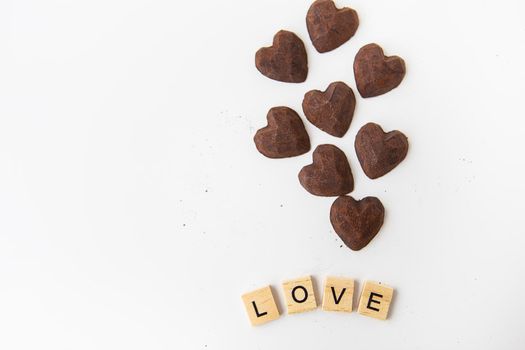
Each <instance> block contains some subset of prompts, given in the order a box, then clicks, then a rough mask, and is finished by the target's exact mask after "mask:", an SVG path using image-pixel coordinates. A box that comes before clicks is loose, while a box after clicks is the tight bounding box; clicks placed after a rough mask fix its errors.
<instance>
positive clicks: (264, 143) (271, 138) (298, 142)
mask: <svg viewBox="0 0 525 350" xmlns="http://www.w3.org/2000/svg"><path fill="white" fill-rule="evenodd" d="M266 119H267V120H268V125H267V126H266V127H264V128H262V129H259V130H258V131H257V133H256V134H255V137H254V138H253V139H254V141H255V146H256V147H257V150H258V151H259V152H261V153H262V154H263V155H265V156H266V157H268V158H287V157H295V156H298V155H300V154H303V153H306V152H308V151H309V150H310V138H309V137H308V133H307V132H306V129H305V128H304V124H303V121H302V120H301V118H300V117H299V115H298V114H297V112H295V111H294V110H293V109H291V108H288V107H274V108H272V109H270V111H269V112H268V115H267V116H266Z"/></svg>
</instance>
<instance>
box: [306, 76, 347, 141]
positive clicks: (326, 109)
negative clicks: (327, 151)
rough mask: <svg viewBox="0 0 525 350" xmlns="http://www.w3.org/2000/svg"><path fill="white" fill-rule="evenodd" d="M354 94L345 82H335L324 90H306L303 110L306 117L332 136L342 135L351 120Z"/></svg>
mask: <svg viewBox="0 0 525 350" xmlns="http://www.w3.org/2000/svg"><path fill="white" fill-rule="evenodd" d="M354 109H355V96H354V92H353V91H352V89H351V88H349V87H348V86H347V85H346V84H345V83H341V82H335V83H332V84H330V86H328V89H326V91H324V92H321V91H319V90H312V91H308V92H307V93H306V94H305V95H304V100H303V111H304V114H305V115H306V118H307V119H308V120H309V121H310V123H312V124H313V125H315V126H317V127H318V128H319V129H321V130H323V131H325V132H327V133H329V134H330V135H332V136H336V137H342V136H343V135H344V134H345V133H346V131H347V130H348V128H349V127H350V123H351V122H352V118H353V116H354Z"/></svg>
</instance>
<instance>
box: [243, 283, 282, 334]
mask: <svg viewBox="0 0 525 350" xmlns="http://www.w3.org/2000/svg"><path fill="white" fill-rule="evenodd" d="M242 301H243V302H244V307H245V308H246V312H247V313H248V316H249V317H250V322H251V323H252V326H258V325H261V324H264V323H266V322H270V321H273V320H276V319H278V318H279V310H278V309H277V304H276V303H275V299H274V297H273V294H272V289H271V288H270V286H267V287H264V288H261V289H257V290H254V291H253V292H250V293H246V294H244V295H243V296H242Z"/></svg>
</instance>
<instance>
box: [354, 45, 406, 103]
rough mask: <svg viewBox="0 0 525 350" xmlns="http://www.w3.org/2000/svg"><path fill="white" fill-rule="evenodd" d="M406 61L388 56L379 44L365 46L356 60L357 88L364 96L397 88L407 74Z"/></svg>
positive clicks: (379, 93)
mask: <svg viewBox="0 0 525 350" xmlns="http://www.w3.org/2000/svg"><path fill="white" fill-rule="evenodd" d="M405 71H406V70H405V61H403V59H402V58H401V57H398V56H390V57H387V56H385V55H384V53H383V49H382V48H381V47H380V46H379V45H377V44H368V45H366V46H363V47H362V48H361V49H360V50H359V52H358V53H357V55H356V56H355V60H354V75H355V81H356V83H357V90H359V93H360V94H361V96H363V97H374V96H378V95H382V94H384V93H387V92H389V91H390V90H392V89H394V88H396V87H397V86H398V85H399V84H400V83H401V81H402V80H403V77H404V76H405Z"/></svg>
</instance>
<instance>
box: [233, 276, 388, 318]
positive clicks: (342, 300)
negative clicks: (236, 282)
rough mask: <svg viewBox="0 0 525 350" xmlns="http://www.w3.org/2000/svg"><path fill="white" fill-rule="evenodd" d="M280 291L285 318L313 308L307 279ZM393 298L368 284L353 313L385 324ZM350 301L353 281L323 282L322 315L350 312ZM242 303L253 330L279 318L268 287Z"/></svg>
mask: <svg viewBox="0 0 525 350" xmlns="http://www.w3.org/2000/svg"><path fill="white" fill-rule="evenodd" d="M282 287H283V292H284V296H285V299H286V307H287V309H288V313H289V314H296V313H300V312H305V311H310V310H313V309H315V308H317V300H316V297H315V292H314V287H313V282H312V278H311V277H310V276H307V277H303V278H298V279H293V280H289V281H286V282H284V283H283V285H282ZM393 295H394V289H393V288H391V287H388V286H385V285H383V284H380V283H375V282H369V281H368V282H366V283H365V285H364V287H363V290H362V291H361V297H360V298H359V305H358V307H357V312H358V313H359V314H361V315H364V316H368V317H373V318H376V319H379V320H386V319H387V317H388V310H389V308H390V303H391V302H392V296H393ZM353 299H354V280H353V279H350V278H339V277H328V278H327V279H326V281H325V284H324V295H323V304H322V309H323V310H324V311H339V312H352V309H353V307H352V302H353ZM242 300H243V302H244V306H245V308H246V312H247V313H248V317H249V318H250V322H251V323H252V325H253V326H258V325H261V324H264V323H267V322H270V321H273V320H276V319H278V318H279V316H280V314H279V309H278V308H277V303H276V302H275V298H274V296H273V293H272V288H271V287H270V286H266V287H264V288H260V289H257V290H254V291H253V292H249V293H246V294H244V295H243V296H242Z"/></svg>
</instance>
